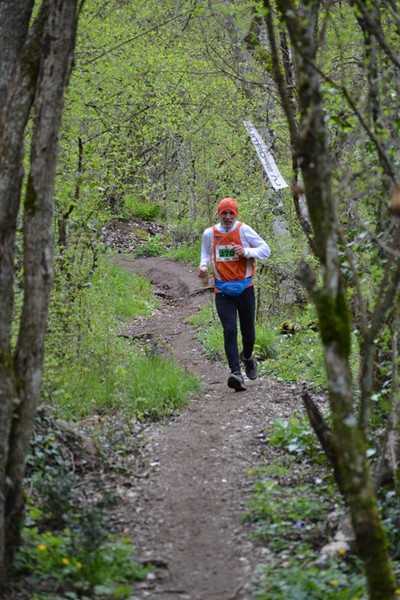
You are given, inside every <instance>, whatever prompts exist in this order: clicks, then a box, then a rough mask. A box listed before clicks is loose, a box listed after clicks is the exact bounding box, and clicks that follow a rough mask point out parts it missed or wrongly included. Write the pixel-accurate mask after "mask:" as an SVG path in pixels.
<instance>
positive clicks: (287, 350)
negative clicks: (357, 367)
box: [189, 299, 326, 388]
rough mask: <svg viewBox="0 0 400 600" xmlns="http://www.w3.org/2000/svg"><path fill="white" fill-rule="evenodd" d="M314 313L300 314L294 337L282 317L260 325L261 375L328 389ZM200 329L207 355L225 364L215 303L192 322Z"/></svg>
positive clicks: (258, 354) (258, 337) (200, 338)
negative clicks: (284, 328) (282, 329)
mask: <svg viewBox="0 0 400 600" xmlns="http://www.w3.org/2000/svg"><path fill="white" fill-rule="evenodd" d="M312 314H313V313H310V312H309V311H306V312H303V313H301V312H299V313H296V314H295V315H294V316H295V317H296V323H298V330H297V331H296V333H295V334H294V335H291V334H287V335H282V334H281V333H280V325H281V323H282V315H280V316H279V315H277V316H276V317H274V318H271V319H270V322H269V324H268V325H266V324H263V323H261V324H260V323H259V324H256V345H255V354H256V357H257V360H258V361H259V372H260V374H261V375H264V376H267V377H272V378H274V379H278V380H280V381H284V382H287V383H301V382H302V381H307V383H308V385H309V386H310V387H314V388H320V387H324V386H326V376H325V369H324V358H323V352H322V348H321V344H320V341H319V337H318V336H319V334H318V332H316V331H314V330H313V329H312V328H310V326H309V323H310V319H311V317H312ZM189 323H190V324H191V325H193V326H194V327H195V328H196V329H197V337H198V339H199V340H200V341H201V342H202V344H203V349H204V353H205V355H206V356H207V357H208V358H211V359H213V360H224V356H225V355H224V350H223V347H224V346H223V334H222V327H221V324H220V321H219V318H218V315H217V314H216V311H215V307H214V304H213V299H212V300H210V304H209V305H206V306H205V307H204V308H203V309H202V310H201V311H200V312H199V313H197V314H196V315H194V316H193V317H191V318H190V319H189Z"/></svg>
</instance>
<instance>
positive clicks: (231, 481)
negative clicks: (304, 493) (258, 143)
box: [115, 256, 300, 600]
mask: <svg viewBox="0 0 400 600" xmlns="http://www.w3.org/2000/svg"><path fill="white" fill-rule="evenodd" d="M115 261H116V262H118V264H120V265H121V266H123V267H125V268H127V269H129V270H130V271H134V272H137V273H141V274H143V275H145V276H146V277H147V278H148V279H149V280H150V281H152V282H153V284H155V286H156V294H157V295H158V296H159V297H162V298H163V300H164V301H163V305H162V307H161V308H160V309H158V310H157V311H156V313H155V314H154V315H153V316H152V317H150V318H148V319H143V320H140V321H138V322H136V323H134V324H133V325H132V326H131V327H127V329H126V331H125V334H126V335H132V336H134V335H139V334H140V335H142V334H143V333H146V334H147V336H148V337H149V338H152V336H157V337H158V338H159V339H160V338H161V339H163V340H164V342H165V344H167V351H168V352H171V353H173V354H174V355H175V357H176V360H177V361H178V362H179V363H180V365H181V366H182V367H185V368H187V369H189V370H190V371H191V372H192V373H195V374H196V375H197V376H199V377H200V378H201V379H202V380H203V381H204V390H203V391H202V392H201V393H199V394H198V395H197V397H196V398H195V399H193V400H192V401H191V403H190V404H189V406H187V407H185V408H184V409H183V410H182V411H181V414H180V415H178V416H176V417H174V418H173V419H171V420H170V421H169V422H168V423H156V424H153V425H151V426H150V427H149V429H148V432H147V433H148V437H149V441H148V446H147V449H146V454H147V463H146V464H147V469H146V470H145V472H144V473H141V474H134V475H133V476H132V480H131V481H130V482H129V483H128V484H127V485H125V487H124V489H123V490H122V491H123V495H124V497H123V503H121V506H120V508H119V510H118V512H117V514H116V515H115V518H116V520H117V521H118V522H119V524H120V527H121V529H123V531H124V533H125V534H129V535H131V536H132V537H133V539H134V540H135V544H136V546H137V548H138V550H139V554H140V558H141V559H143V560H146V559H149V560H151V561H155V562H156V564H157V565H158V569H157V572H156V573H155V574H154V577H153V578H152V579H150V580H148V581H146V582H144V583H141V584H138V585H137V586H135V588H134V593H133V596H132V597H131V600H143V599H146V598H147V599H148V598H150V599H151V600H156V599H158V598H162V599H163V600H250V599H252V598H253V597H254V591H255V583H254V579H255V573H256V568H257V565H259V564H260V563H262V562H263V561H264V562H265V561H266V560H267V559H268V550H267V549H266V548H263V547H261V546H260V545H258V544H257V543H255V542H253V541H252V540H251V537H250V536H251V526H250V525H249V524H246V523H244V522H243V521H242V517H243V515H244V513H245V510H246V502H247V500H248V499H249V494H250V490H251V481H250V478H249V475H248V473H247V471H248V470H249V469H250V468H252V467H254V466H256V465H257V464H261V463H262V462H265V461H266V460H269V459H270V458H272V456H273V454H272V452H273V450H271V449H270V448H268V447H267V445H266V444H262V442H261V439H262V434H263V428H264V427H265V425H266V424H267V423H268V422H270V421H271V420H272V419H274V418H275V417H281V416H288V415H290V413H291V412H293V410H294V408H296V407H297V406H298V403H299V397H300V393H299V389H298V387H297V386H294V385H293V386H290V385H283V384H277V383H275V382H272V381H268V380H266V379H263V378H259V379H258V380H256V381H247V383H248V389H247V391H246V392H242V393H235V392H234V391H233V390H230V389H229V388H228V387H227V385H226V380H227V376H228V369H227V366H226V365H224V364H220V363H213V362H211V361H208V360H207V359H205V358H204V356H203V355H202V354H201V349H200V346H199V344H198V343H197V342H196V341H195V340H194V334H193V331H192V330H191V328H190V327H189V326H188V325H187V323H186V318H187V317H188V316H189V315H191V314H193V313H195V312H196V311H197V310H199V309H200V308H201V307H202V306H203V305H204V304H205V303H207V302H211V301H212V292H211V291H209V290H204V289H202V288H200V287H199V282H198V278H197V276H196V273H195V270H194V269H193V268H191V267H187V266H182V264H180V263H179V264H178V263H176V262H174V261H170V260H167V259H160V258H148V259H135V258H133V257H132V258H130V257H126V256H124V257H122V256H117V257H116V258H115ZM216 326H219V324H218V323H217V322H216Z"/></svg>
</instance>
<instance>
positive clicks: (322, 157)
mask: <svg viewBox="0 0 400 600" xmlns="http://www.w3.org/2000/svg"><path fill="white" fill-rule="evenodd" d="M319 5H320V3H319V2H318V1H309V2H304V3H303V4H302V5H301V6H299V5H298V4H295V3H294V2H292V1H291V0H276V2H270V1H268V0H264V6H265V8H266V9H267V17H266V20H267V24H268V31H269V38H270V43H271V49H272V51H273V52H274V50H275V56H274V65H275V67H276V80H277V83H278V88H279V89H280V93H281V96H283V95H284V93H285V91H284V88H283V87H282V86H279V80H280V79H281V73H282V69H281V61H280V59H279V54H278V52H277V47H278V45H277V43H276V40H275V31H276V30H275V23H274V21H273V12H272V11H273V10H274V8H277V10H278V12H279V14H280V18H281V21H282V23H284V25H285V27H286V29H287V31H288V34H289V38H290V41H291V47H292V52H293V54H294V59H295V65H296V74H297V84H296V87H297V93H298V100H299V107H300V117H299V127H298V129H297V127H294V125H293V119H294V117H293V114H292V113H291V112H290V111H287V112H286V115H287V118H288V120H289V126H290V131H291V133H292V140H293V143H294V147H295V148H294V149H295V152H296V154H297V158H298V164H299V166H300V169H301V173H302V176H303V181H304V189H305V194H306V199H307V206H308V211H309V215H310V220H311V224H312V228H313V235H314V246H315V251H316V254H317V256H318V259H319V262H320V265H321V281H322V283H321V284H320V285H319V284H317V281H316V279H315V277H314V275H313V273H312V272H311V270H310V268H309V267H308V266H306V265H303V267H302V269H301V273H300V278H301V280H302V281H303V283H304V284H305V285H306V287H307V289H308V291H309V293H310V295H311V297H312V299H313V301H314V303H315V306H316V309H317V312H318V318H319V323H320V333H321V340H322V344H323V349H324V355H325V366H326V373H327V379H328V388H329V402H330V409H331V415H332V425H333V443H334V446H335V450H336V453H337V458H338V465H339V470H340V478H341V484H342V491H343V493H344V495H345V498H346V501H347V503H348V506H349V510H350V514H351V519H352V524H353V527H354V531H355V536H356V542H357V549H358V554H359V556H360V558H361V559H362V560H363V563H364V565H365V571H366V576H367V581H368V588H369V595H370V598H371V599H372V600H378V599H379V600H385V599H388V598H393V597H394V592H395V579H394V575H393V571H392V567H391V563H390V559H389V555H388V550H387V543H386V539H385V534H384V531H383V529H382V525H381V522H380V518H379V514H378V509H377V504H376V498H375V492H374V485H373V480H372V477H371V473H370V468H369V464H368V460H367V456H366V443H365V435H364V430H363V428H362V427H361V426H360V423H359V419H358V418H357V415H356V412H355V407H354V400H353V392H354V390H353V381H352V374H351V369H350V353H351V318H350V312H349V309H348V305H347V301H346V298H345V294H344V290H343V285H342V281H341V274H340V260H339V252H338V249H339V223H338V216H337V199H335V198H334V197H333V194H332V185H331V180H332V174H331V164H330V159H329V152H328V148H327V141H326V130H325V118H324V113H323V105H322V98H321V90H320V77H319V74H318V70H317V69H316V68H315V53H316V49H317V43H316V40H315V22H316V13H317V11H318V8H319ZM282 102H283V106H284V107H287V106H288V105H287V102H286V101H285V98H284V97H282Z"/></svg>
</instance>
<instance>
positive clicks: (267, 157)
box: [243, 121, 288, 190]
mask: <svg viewBox="0 0 400 600" xmlns="http://www.w3.org/2000/svg"><path fill="white" fill-rule="evenodd" d="M243 124H244V126H245V127H246V129H247V132H248V134H249V136H250V139H251V141H252V142H253V144H254V147H255V149H256V151H257V154H258V156H259V158H260V161H261V164H262V166H263V167H264V171H265V172H266V174H267V175H268V178H269V180H270V182H271V183H272V187H273V188H274V190H281V189H282V188H286V187H288V185H287V183H286V182H285V180H284V179H283V177H282V175H281V174H280V172H279V169H278V167H277V166H276V164H275V161H274V157H273V156H272V154H271V152H270V151H269V150H268V148H267V146H266V145H265V143H264V140H263V139H262V137H261V136H260V134H259V133H258V131H257V129H256V128H255V127H254V125H253V123H250V121H243Z"/></svg>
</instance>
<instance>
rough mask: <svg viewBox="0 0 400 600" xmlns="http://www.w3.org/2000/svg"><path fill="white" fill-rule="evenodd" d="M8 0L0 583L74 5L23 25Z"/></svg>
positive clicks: (30, 390) (33, 367) (0, 191)
mask: <svg viewBox="0 0 400 600" xmlns="http://www.w3.org/2000/svg"><path fill="white" fill-rule="evenodd" d="M16 4H19V5H21V6H20V7H19V8H20V9H21V8H22V6H23V5H24V4H27V6H30V7H31V8H32V3H26V2H18V3H16V2H15V0H6V1H3V2H2V4H1V9H0V14H1V16H3V17H4V22H5V23H7V24H8V26H9V25H10V23H14V24H15V27H17V26H18V29H17V30H16V31H15V35H16V39H18V40H19V44H18V46H15V48H14V52H11V51H9V52H8V53H3V52H0V63H1V67H0V71H1V72H3V73H9V77H8V82H7V83H8V85H7V87H6V89H5V91H4V94H3V99H4V104H3V107H2V112H1V115H0V216H1V217H2V218H1V219H0V221H1V223H2V225H1V230H0V241H1V244H0V273H1V276H0V344H1V345H0V406H1V409H0V410H1V412H0V433H1V444H2V446H1V450H0V452H1V455H0V461H1V462H0V468H1V473H0V500H1V502H0V585H3V584H4V578H5V572H6V564H7V563H9V562H10V560H12V556H13V551H14V549H15V547H16V545H17V543H18V531H19V527H20V524H21V523H20V519H19V517H20V514H21V510H22V507H23V498H22V483H23V477H24V471H25V461H26V455H27V452H28V449H29V444H30V439H31V434H32V427H33V421H34V417H35V413H36V405H37V401H38V398H39V394H40V387H41V380H42V368H43V353H44V336H45V331H46V326H47V315H48V306H49V298H50V291H51V286H52V280H53V264H52V263H53V234H52V215H53V186H54V178H55V170H56V161H57V151H58V136H59V131H60V125H61V113H62V107H63V96H64V88H65V85H66V81H67V77H68V72H69V66H70V58H71V54H72V50H73V47H74V41H75V34H76V22H77V14H78V10H77V0H45V1H44V2H43V3H42V6H41V8H40V11H39V13H38V17H37V19H36V21H35V23H34V24H33V25H32V27H31V29H30V31H28V30H27V26H28V20H29V17H30V13H29V14H27V8H26V7H24V10H23V11H22V14H23V15H24V18H22V17H21V15H19V14H18V10H17V11H16ZM0 33H1V29H0ZM13 34H14V32H13ZM0 37H1V36H0ZM4 63H7V64H4ZM11 63H13V64H11ZM32 103H34V107H35V115H34V129H33V134H32V140H31V156H30V173H29V177H28V184H27V190H26V195H25V201H24V233H23V242H24V247H23V254H24V300H23V309H22V313H21V317H20V322H19V335H18V340H17V347H16V350H15V354H14V357H12V348H11V320H12V317H13V310H14V306H13V293H12V289H13V272H14V260H15V231H16V219H17V215H18V212H19V206H20V201H19V200H20V194H21V182H22V175H23V167H22V159H23V143H24V135H25V127H26V123H27V119H28V116H29V113H30V109H31V106H32ZM5 549H6V550H5Z"/></svg>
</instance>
